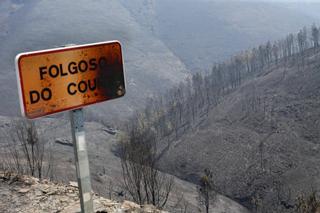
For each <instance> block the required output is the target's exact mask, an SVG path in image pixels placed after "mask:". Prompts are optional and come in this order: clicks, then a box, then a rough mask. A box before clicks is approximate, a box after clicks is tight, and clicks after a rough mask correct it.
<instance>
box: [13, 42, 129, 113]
mask: <svg viewBox="0 0 320 213" xmlns="http://www.w3.org/2000/svg"><path fill="white" fill-rule="evenodd" d="M111 43H117V44H119V45H120V54H121V59H122V67H123V77H124V83H125V85H126V75H125V68H124V60H123V55H122V45H121V43H120V41H118V40H111V41H104V42H96V43H90V44H81V45H72V46H66V47H58V48H52V49H45V50H38V51H31V52H23V53H19V54H17V55H16V57H15V71H16V79H17V86H18V92H19V103H20V111H21V114H22V116H23V117H26V118H28V119H35V118H41V117H45V116H48V115H52V114H57V113H60V112H64V111H69V110H75V109H80V108H83V107H84V106H88V105H93V104H97V103H101V102H105V101H108V100H102V101H96V102H93V103H87V104H82V105H77V106H73V107H67V108H64V109H60V110H56V111H53V112H49V113H46V114H44V115H41V116H30V115H27V114H26V112H25V107H26V102H25V98H24V96H23V81H22V79H21V78H20V76H21V66H20V60H21V59H22V58H24V57H28V56H35V55H41V54H44V53H56V52H63V51H66V50H77V49H81V48H83V47H96V46H100V45H104V44H111ZM125 94H126V87H125V92H124V94H123V95H122V96H120V97H123V96H124V95H125ZM120 97H117V98H113V99H118V98H120ZM113 99H109V100H113Z"/></svg>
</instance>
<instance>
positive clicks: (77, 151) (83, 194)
mask: <svg viewBox="0 0 320 213" xmlns="http://www.w3.org/2000/svg"><path fill="white" fill-rule="evenodd" d="M70 121H71V132H72V139H73V147H74V155H75V164H76V170H77V179H78V187H79V197H80V203H81V212H82V213H93V201H92V196H91V183H90V171H89V160H88V152H87V146H86V140H85V132H84V118H83V110H82V109H76V110H72V111H70Z"/></svg>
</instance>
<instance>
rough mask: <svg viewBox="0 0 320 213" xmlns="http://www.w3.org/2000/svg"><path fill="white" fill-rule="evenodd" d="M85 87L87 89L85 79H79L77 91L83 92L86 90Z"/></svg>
mask: <svg viewBox="0 0 320 213" xmlns="http://www.w3.org/2000/svg"><path fill="white" fill-rule="evenodd" d="M82 85H83V86H82ZM87 89H88V85H87V83H86V82H85V81H80V82H79V84H78V90H79V92H82V93H85V92H86V91H87Z"/></svg>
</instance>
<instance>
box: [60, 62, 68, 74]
mask: <svg viewBox="0 0 320 213" xmlns="http://www.w3.org/2000/svg"><path fill="white" fill-rule="evenodd" d="M60 71H61V76H66V75H68V73H67V72H63V67H62V64H60Z"/></svg>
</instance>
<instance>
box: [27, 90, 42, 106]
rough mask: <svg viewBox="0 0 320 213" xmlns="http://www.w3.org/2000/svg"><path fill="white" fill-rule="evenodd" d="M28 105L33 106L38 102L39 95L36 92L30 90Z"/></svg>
mask: <svg viewBox="0 0 320 213" xmlns="http://www.w3.org/2000/svg"><path fill="white" fill-rule="evenodd" d="M29 95H30V103H31V104H35V103H37V102H38V101H39V100H40V93H39V92H38V91H35V90H32V91H30V92H29Z"/></svg>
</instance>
